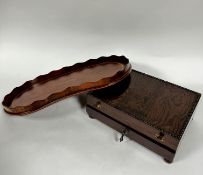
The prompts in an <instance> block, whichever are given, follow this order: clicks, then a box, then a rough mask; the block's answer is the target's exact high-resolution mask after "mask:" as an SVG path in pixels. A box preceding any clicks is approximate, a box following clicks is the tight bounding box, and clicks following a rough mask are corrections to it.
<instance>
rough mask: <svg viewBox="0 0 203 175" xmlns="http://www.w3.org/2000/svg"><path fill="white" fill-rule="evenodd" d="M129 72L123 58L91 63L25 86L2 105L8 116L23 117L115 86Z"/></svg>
mask: <svg viewBox="0 0 203 175" xmlns="http://www.w3.org/2000/svg"><path fill="white" fill-rule="evenodd" d="M130 72H131V64H130V63H129V60H128V59H127V58H126V57H124V56H115V55H112V56H110V57H100V58H98V59H90V60H88V61H86V62H84V63H77V64H75V65H73V66H69V67H64V68H62V69H60V70H56V71H52V72H50V73H48V74H46V75H40V76H38V77H37V78H35V79H34V80H30V81H27V82H25V83H24V84H23V85H21V86H19V87H16V88H15V89H13V91H12V92H11V93H10V94H8V95H6V96H5V98H4V100H3V102H2V104H3V107H4V110H5V111H6V112H7V113H10V114H16V115H25V114H28V113H31V112H34V111H37V110H39V109H42V108H44V107H46V106H48V105H50V104H52V103H55V102H57V101H59V100H62V99H64V98H66V97H69V96H72V95H76V94H81V93H85V92H88V91H93V90H96V89H101V88H105V87H108V86H111V85H114V84H116V83H118V82H120V81H121V80H123V79H124V78H125V77H127V76H128V75H129V74H130Z"/></svg>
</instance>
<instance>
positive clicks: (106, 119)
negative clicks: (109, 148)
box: [86, 104, 175, 160]
mask: <svg viewBox="0 0 203 175" xmlns="http://www.w3.org/2000/svg"><path fill="white" fill-rule="evenodd" d="M99 105H100V104H99ZM99 107H101V106H99ZM86 111H87V113H88V115H89V116H90V117H91V118H94V119H97V120H99V121H101V122H102V123H104V124H106V125H108V126H110V127H111V128H113V129H115V130H116V131H118V132H120V133H121V134H122V136H123V137H124V136H126V137H128V138H130V139H132V140H135V141H136V142H138V143H140V144H141V145H143V146H145V147H146V148H148V149H150V150H151V151H153V152H155V153H157V154H159V155H161V156H162V157H164V158H165V160H173V157H174V154H175V152H174V151H173V150H171V149H169V148H167V147H165V146H163V145H161V144H160V143H158V142H155V141H154V140H152V139H150V138H148V137H147V136H145V135H143V134H141V133H139V132H137V131H135V130H134V129H132V128H129V127H128V126H126V125H124V124H123V123H121V122H119V121H116V120H115V119H113V118H111V117H110V116H108V115H106V114H104V113H102V112H101V111H99V110H96V109H94V108H92V107H91V106H87V107H86ZM120 141H122V138H121V140H120Z"/></svg>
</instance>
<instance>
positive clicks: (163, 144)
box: [86, 70, 201, 163]
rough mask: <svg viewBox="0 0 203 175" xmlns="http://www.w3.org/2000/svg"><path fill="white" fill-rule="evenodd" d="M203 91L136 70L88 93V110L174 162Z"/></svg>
mask: <svg viewBox="0 0 203 175" xmlns="http://www.w3.org/2000/svg"><path fill="white" fill-rule="evenodd" d="M200 96H201V95H200V94H199V93H197V92H194V91H191V90H188V89H186V88H183V87H180V86H177V85H174V84H172V83H169V82H166V81H163V80H160V79H157V78H155V77H152V76H149V75H146V74H144V73H141V72H138V71H135V70H132V72H131V74H130V75H129V76H128V77H127V78H126V79H124V80H123V81H122V82H120V83H118V84H116V85H114V86H111V87H108V88H105V89H102V90H98V91H94V92H91V93H88V94H87V106H86V110H87V113H88V115H89V116H90V117H91V118H96V119H98V120H100V121H101V122H103V123H105V124H107V125H109V126H110V127H112V128H114V129H115V130H117V131H119V132H121V134H122V137H121V139H120V141H122V139H123V136H127V137H129V138H130V139H133V140H135V141H137V142H138V143H140V144H142V145H143V146H145V147H147V148H148V149H150V150H152V151H154V152H156V153H157V154H159V155H161V156H162V157H164V160H165V161H167V162H168V163H171V162H172V161H173V159H174V156H175V153H176V150H177V147H178V145H179V142H180V140H181V137H182V136H183V133H184V131H185V129H186V127H187V125H188V123H189V121H190V119H191V116H192V113H193V111H194V109H195V107H196V105H197V103H198V101H199V99H200Z"/></svg>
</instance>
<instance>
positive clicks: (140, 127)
mask: <svg viewBox="0 0 203 175" xmlns="http://www.w3.org/2000/svg"><path fill="white" fill-rule="evenodd" d="M87 105H89V106H91V107H92V108H93V109H96V110H98V111H100V112H102V113H104V114H106V115H108V116H110V117H111V118H113V119H114V120H116V121H119V122H120V123H123V124H124V125H126V126H128V127H129V128H132V129H134V130H135V131H138V132H139V133H142V134H143V135H145V136H147V137H149V138H150V139H152V140H154V141H155V142H159V143H160V144H162V145H164V146H166V147H168V148H170V149H172V150H174V151H176V149H177V146H178V143H179V140H177V139H175V138H173V137H171V136H170V135H164V134H163V133H161V132H160V131H159V130H157V129H155V128H153V127H151V126H149V125H147V124H145V123H143V122H142V121H139V120H137V119H136V118H133V117H131V116H129V115H128V114H126V113H124V112H121V111H119V110H118V109H116V108H113V107H111V106H109V105H108V104H106V103H104V102H103V101H100V100H98V99H97V98H95V97H93V96H91V95H88V98H87Z"/></svg>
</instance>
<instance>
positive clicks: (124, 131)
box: [120, 128, 129, 142]
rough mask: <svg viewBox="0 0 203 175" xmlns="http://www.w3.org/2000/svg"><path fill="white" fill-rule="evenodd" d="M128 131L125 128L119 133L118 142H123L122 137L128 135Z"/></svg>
mask: <svg viewBox="0 0 203 175" xmlns="http://www.w3.org/2000/svg"><path fill="white" fill-rule="evenodd" d="M128 132H129V130H128V129H127V128H125V129H124V130H123V131H122V132H121V134H122V135H121V137H120V142H122V141H123V138H124V136H126V135H127V134H128Z"/></svg>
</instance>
